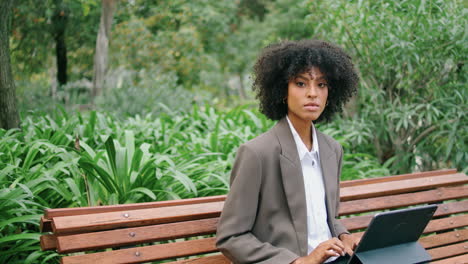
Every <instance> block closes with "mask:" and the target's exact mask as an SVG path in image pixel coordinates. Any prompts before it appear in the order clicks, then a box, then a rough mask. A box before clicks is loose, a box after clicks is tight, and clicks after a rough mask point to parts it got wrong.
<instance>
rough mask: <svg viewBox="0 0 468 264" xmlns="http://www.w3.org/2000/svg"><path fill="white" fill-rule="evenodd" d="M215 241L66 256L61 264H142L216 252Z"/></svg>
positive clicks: (197, 241)
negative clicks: (143, 263)
mask: <svg viewBox="0 0 468 264" xmlns="http://www.w3.org/2000/svg"><path fill="white" fill-rule="evenodd" d="M215 241H216V239H215V238H214V237H212V238H203V239H197V240H188V241H182V242H176V243H169V244H160V245H152V246H145V247H135V248H128V249H120V250H114V251H106V252H99V253H92V254H86V255H76V256H67V257H63V258H62V264H88V263H99V264H119V263H142V262H148V261H157V260H164V259H171V258H180V257H188V256H193V255H200V254H206V253H212V252H217V251H218V250H217V248H216V245H215Z"/></svg>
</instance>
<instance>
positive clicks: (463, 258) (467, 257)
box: [431, 254, 468, 264]
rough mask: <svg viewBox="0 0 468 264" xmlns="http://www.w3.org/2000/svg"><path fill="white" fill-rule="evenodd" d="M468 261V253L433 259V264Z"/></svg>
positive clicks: (463, 263)
mask: <svg viewBox="0 0 468 264" xmlns="http://www.w3.org/2000/svg"><path fill="white" fill-rule="evenodd" d="M466 263H468V254H464V255H461V256H456V257H452V258H446V259H443V260H438V261H431V264H466Z"/></svg>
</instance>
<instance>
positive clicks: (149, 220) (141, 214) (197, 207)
mask: <svg viewBox="0 0 468 264" xmlns="http://www.w3.org/2000/svg"><path fill="white" fill-rule="evenodd" d="M223 204H224V202H211V203H205V204H189V205H178V206H173V207H161V208H151V209H139V210H131V211H120V212H110V213H100V214H89V215H76V216H61V217H54V218H53V221H52V229H53V230H54V233H56V234H66V233H77V232H80V233H83V232H89V231H99V230H109V229H114V228H121V227H136V226H145V225H154V224H163V223H170V222H179V221H189V220H197V219H203V218H213V217H218V216H219V215H220V212H221V210H222V208H223Z"/></svg>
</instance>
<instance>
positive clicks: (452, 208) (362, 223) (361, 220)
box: [340, 200, 468, 231]
mask: <svg viewBox="0 0 468 264" xmlns="http://www.w3.org/2000/svg"><path fill="white" fill-rule="evenodd" d="M465 212H468V200H465V201H459V202H452V203H445V204H439V205H438V207H437V210H436V211H435V213H434V217H440V216H446V215H450V214H458V213H465ZM374 215H375V214H368V215H360V216H353V217H349V218H342V219H340V221H341V223H342V224H343V225H344V226H345V227H346V228H347V229H348V230H349V231H354V230H358V229H363V228H366V227H367V226H368V225H369V224H370V221H371V220H372V218H373V217H374ZM431 221H433V220H431ZM467 225H468V223H467Z"/></svg>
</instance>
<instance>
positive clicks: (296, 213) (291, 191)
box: [275, 118, 307, 256]
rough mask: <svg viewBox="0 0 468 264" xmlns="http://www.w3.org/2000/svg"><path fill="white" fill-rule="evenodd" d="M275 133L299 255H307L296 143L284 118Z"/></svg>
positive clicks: (305, 217) (301, 181)
mask: <svg viewBox="0 0 468 264" xmlns="http://www.w3.org/2000/svg"><path fill="white" fill-rule="evenodd" d="M275 133H276V135H277V137H278V141H279V143H280V145H281V151H282V153H281V154H280V167H281V176H282V180H283V187H284V191H285V193H286V199H287V202H288V206H289V211H290V213H291V217H292V221H293V224H294V228H295V229H296V236H297V240H298V243H299V251H300V252H301V255H303V256H304V255H307V207H306V197H305V190H304V178H303V176H302V168H301V163H300V160H299V155H298V153H297V148H296V143H295V142H294V138H293V136H292V133H291V130H290V128H289V124H288V121H287V120H286V118H283V119H281V120H280V121H279V122H278V124H277V125H276V126H275Z"/></svg>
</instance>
